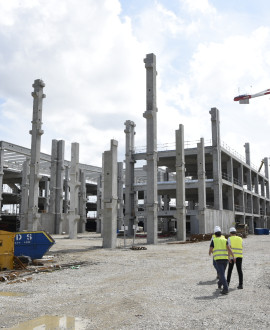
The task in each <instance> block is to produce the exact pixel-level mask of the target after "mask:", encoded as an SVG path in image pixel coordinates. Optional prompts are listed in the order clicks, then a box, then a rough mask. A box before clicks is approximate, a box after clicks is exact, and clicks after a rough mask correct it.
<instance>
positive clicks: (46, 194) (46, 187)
mask: <svg viewBox="0 0 270 330" xmlns="http://www.w3.org/2000/svg"><path fill="white" fill-rule="evenodd" d="M49 184H50V182H49V178H46V179H45V180H44V197H45V202H44V211H45V212H46V213H48V211H49V205H50V202H49V191H50V188H49Z"/></svg>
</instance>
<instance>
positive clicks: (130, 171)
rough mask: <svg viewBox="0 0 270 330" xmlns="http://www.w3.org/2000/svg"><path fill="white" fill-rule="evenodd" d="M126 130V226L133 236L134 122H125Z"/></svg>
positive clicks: (129, 233)
mask: <svg viewBox="0 0 270 330" xmlns="http://www.w3.org/2000/svg"><path fill="white" fill-rule="evenodd" d="M125 125H126V128H125V133H126V161H125V163H126V169H125V226H128V233H127V234H128V235H129V236H131V235H132V234H133V225H134V219H135V209H134V194H135V192H134V164H135V160H134V135H135V126H136V125H135V124H134V122H133V121H130V120H127V121H126V122H125Z"/></svg>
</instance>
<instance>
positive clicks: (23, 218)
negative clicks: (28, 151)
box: [20, 158, 30, 231]
mask: <svg viewBox="0 0 270 330" xmlns="http://www.w3.org/2000/svg"><path fill="white" fill-rule="evenodd" d="M29 163H30V159H29V158H27V159H26V160H25V161H24V162H23V170H22V184H21V196H22V197H21V212H20V230H21V231H22V230H26V229H27V228H28V221H27V211H28V192H29Z"/></svg>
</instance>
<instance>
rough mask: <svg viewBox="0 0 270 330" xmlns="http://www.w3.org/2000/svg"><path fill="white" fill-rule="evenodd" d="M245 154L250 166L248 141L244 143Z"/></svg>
mask: <svg viewBox="0 0 270 330" xmlns="http://www.w3.org/2000/svg"><path fill="white" fill-rule="evenodd" d="M244 147H245V154H246V163H247V164H248V165H249V166H250V146H249V143H248V142H247V143H245V144H244Z"/></svg>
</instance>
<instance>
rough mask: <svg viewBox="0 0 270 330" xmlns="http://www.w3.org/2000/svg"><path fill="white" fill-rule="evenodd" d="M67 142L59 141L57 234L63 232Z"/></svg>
mask: <svg viewBox="0 0 270 330" xmlns="http://www.w3.org/2000/svg"><path fill="white" fill-rule="evenodd" d="M64 161H65V141H63V140H60V141H57V162H56V182H55V183H56V185H55V233H56V234H61V233H62V232H63V218H62V212H63V185H64V178H63V177H64V170H65V167H64Z"/></svg>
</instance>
